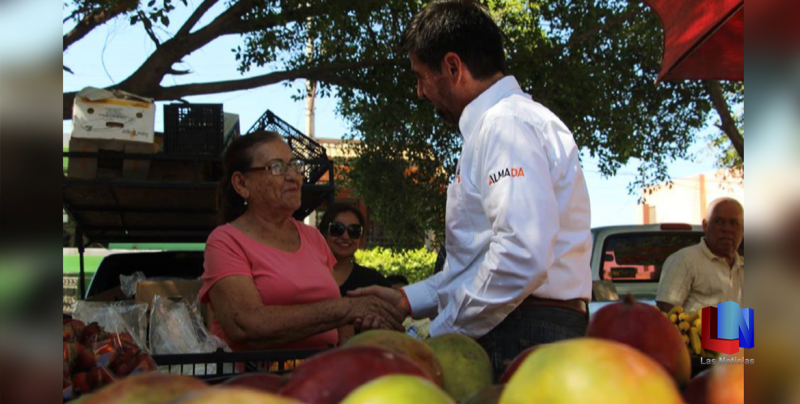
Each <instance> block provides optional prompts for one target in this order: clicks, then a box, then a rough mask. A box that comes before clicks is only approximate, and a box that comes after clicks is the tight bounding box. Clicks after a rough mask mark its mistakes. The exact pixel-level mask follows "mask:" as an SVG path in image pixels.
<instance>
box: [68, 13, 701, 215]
mask: <svg viewBox="0 0 800 404" xmlns="http://www.w3.org/2000/svg"><path fill="white" fill-rule="evenodd" d="M197 2H198V0H194V1H190V2H189V4H190V6H191V5H193V4H197ZM221 3H222V2H221ZM176 5H177V9H176V10H175V12H174V14H172V15H170V19H171V21H172V24H171V25H170V27H169V31H172V32H174V31H177V29H178V28H179V27H180V24H181V23H182V21H183V20H184V19H185V18H186V16H187V15H188V14H187V13H186V11H185V10H186V9H185V7H184V6H183V5H182V4H181V3H180V2H176ZM220 10H221V8H219V7H217V8H215V9H212V10H211V12H210V15H212V16H213V15H214V13H219V12H220ZM208 20H209V19H208V18H206V19H204V20H201V21H200V23H199V24H198V26H202V25H203V24H205V23H207V21H208ZM68 28H70V27H64V28H63V30H64V32H66V31H67V29H68ZM157 34H158V35H159V36H160V37H161V38H163V39H166V38H168V37H169V32H163V31H162V32H157ZM240 43H241V38H240V37H237V36H228V37H224V38H222V39H218V40H216V41H214V42H212V43H211V44H209V45H207V46H206V47H204V48H202V49H200V50H198V51H197V52H195V53H193V54H191V55H189V56H188V57H187V58H186V59H185V60H184V63H183V64H181V65H176V66H175V67H176V68H177V69H189V70H191V71H192V72H193V74H191V75H187V76H174V77H169V76H168V78H166V79H165V81H164V83H163V84H164V85H174V84H183V83H190V82H205V81H218V80H230V79H236V78H241V77H247V76H252V75H260V74H264V73H267V72H269V69H264V68H262V69H259V68H253V69H251V71H250V72H248V73H247V75H245V76H242V75H240V74H239V73H238V71H237V70H236V68H237V63H236V61H235V60H234V57H233V53H232V52H231V49H232V48H234V47H235V46H236V45H238V44H240ZM153 49H154V45H153V43H152V41H151V40H150V39H149V37H148V36H147V35H146V34H145V33H144V30H143V29H142V27H141V25H135V26H131V25H130V24H129V23H128V21H127V20H126V19H117V20H114V21H111V22H110V23H107V24H105V25H104V26H102V27H99V28H97V29H95V30H94V31H93V32H92V33H90V34H89V35H88V36H86V37H85V38H83V39H82V40H81V41H79V42H77V43H76V44H74V45H72V47H70V48H69V49H68V50H67V52H66V53H64V56H63V62H64V65H65V66H68V67H69V68H70V69H71V70H72V71H73V72H74V74H70V73H68V72H64V73H63V86H64V90H65V91H75V90H80V89H81V88H83V87H86V86H94V87H105V86H108V85H111V84H113V83H116V82H119V81H121V80H123V79H125V78H126V77H127V76H128V75H129V74H130V73H132V72H133V71H134V70H135V69H136V68H137V67H138V66H139V65H140V64H141V63H142V62H143V61H144V60H145V58H146V56H147V55H148V54H149V53H150V52H152V51H153ZM653 85H656V84H653ZM303 88H304V83H303V81H302V80H298V81H295V82H294V83H293V84H291V85H288V86H287V85H283V84H276V85H271V86H267V87H262V88H258V89H253V90H247V91H237V92H232V93H224V94H214V95H207V96H196V97H187V98H186V100H188V101H189V102H196V103H204V102H205V103H222V104H223V107H224V110H225V111H226V112H231V113H236V114H239V116H240V127H241V130H242V132H245V131H247V129H249V128H250V126H251V125H252V124H253V123H254V122H255V121H256V120H257V119H258V117H259V116H261V114H262V113H263V112H264V111H266V110H267V109H270V110H272V111H273V112H274V113H275V114H277V115H278V116H279V117H281V118H282V119H284V120H285V121H287V122H289V123H290V124H292V125H293V126H295V127H296V128H298V129H300V130H301V131H304V132H305V102H304V101H293V100H292V99H291V96H292V95H293V94H296V93H297V91H298V90H301V89H303ZM409 91H414V89H413V88H409ZM335 106H336V100H335V99H333V98H318V99H317V101H316V122H315V125H316V134H317V137H326V138H340V137H342V135H344V134H346V133H348V132H349V131H348V125H347V122H345V121H344V119H342V118H341V117H339V116H337V115H336V113H335ZM162 127H163V117H162V116H161V107H160V106H158V107H157V109H156V130H157V131H159V130H161V129H162ZM70 131H71V123H70V121H64V132H65V133H69V132H70ZM706 136H707V135H706V134H700V135H699V136H698V141H697V142H696V143H695V144H693V145H692V146H691V147H690V151H691V153H692V155H693V156H694V160H695V161H676V162H673V163H671V164H670V166H669V173H670V175H671V176H672V177H673V178H680V177H685V176H691V175H696V174H700V173H707V172H710V171H713V170H714V167H713V164H714V157H713V155H712V151H711V150H710V149H709V148H708V147H707V145H706V141H705V137H706ZM583 157H584V158H583V168H584V173H585V176H586V182H587V186H588V188H589V195H590V199H591V205H592V227H598V226H607V225H617V224H633V223H636V219H637V209H636V204H637V200H638V197H639V195H629V194H628V190H627V186H628V184H629V183H630V182H631V181H632V180H633V179H634V177H635V173H636V168H637V167H638V163H637V162H632V163H629V164H628V165H626V166H623V167H622V168H620V170H619V172H618V173H617V175H616V176H614V177H611V178H604V177H603V176H601V175H600V173H599V171H598V169H597V161H596V160H594V159H592V158H589V157H588V155H584V156H583Z"/></svg>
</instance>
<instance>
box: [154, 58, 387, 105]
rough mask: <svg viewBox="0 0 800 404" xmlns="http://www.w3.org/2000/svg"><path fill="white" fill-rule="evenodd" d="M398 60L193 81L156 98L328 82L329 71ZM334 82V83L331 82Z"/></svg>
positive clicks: (339, 64) (383, 63)
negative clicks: (303, 81)
mask: <svg viewBox="0 0 800 404" xmlns="http://www.w3.org/2000/svg"><path fill="white" fill-rule="evenodd" d="M400 62H401V61H399V60H394V59H390V60H376V61H367V62H348V63H333V64H329V65H324V66H319V67H312V68H308V69H295V70H283V71H279V72H272V73H268V74H264V75H261V76H256V77H248V78H246V79H238V80H228V81H217V82H213V83H195V84H184V85H178V86H173V87H166V88H162V90H161V92H160V94H159V95H158V96H156V99H161V100H172V99H176V98H181V97H186V96H190V95H197V94H216V93H226V92H230V91H238V90H247V89H251V88H258V87H263V86H266V85H270V84H275V83H279V82H281V81H286V80H296V79H310V80H324V81H329V82H334V81H336V78H335V77H334V76H332V75H330V73H335V72H338V71H343V70H350V69H360V68H367V67H379V66H387V65H393V64H397V63H400ZM332 84H336V83H332Z"/></svg>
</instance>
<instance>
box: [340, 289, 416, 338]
mask: <svg viewBox="0 0 800 404" xmlns="http://www.w3.org/2000/svg"><path fill="white" fill-rule="evenodd" d="M347 299H348V305H349V310H348V313H347V318H348V321H349V322H350V323H351V324H353V325H354V326H355V328H356V329H372V328H388V329H390V330H391V329H393V330H397V331H405V327H403V320H404V319H405V315H403V313H402V312H401V311H400V310H399V309H398V308H396V307H394V306H393V305H392V304H390V303H389V302H387V301H385V300H383V299H381V298H379V297H377V296H370V295H364V296H361V297H350V296H348V297H347Z"/></svg>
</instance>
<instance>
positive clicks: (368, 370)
mask: <svg viewBox="0 0 800 404" xmlns="http://www.w3.org/2000/svg"><path fill="white" fill-rule="evenodd" d="M401 335H402V334H401ZM390 374H405V375H412V376H416V377H420V378H423V379H428V380H429V381H430V382H434V380H433V379H432V378H431V376H430V375H429V374H428V373H427V372H426V371H424V370H423V369H422V368H421V367H419V366H418V365H417V364H416V363H414V362H412V361H411V360H410V359H408V358H406V357H405V356H403V355H400V354H397V353H395V352H393V351H390V350H388V349H384V348H378V347H373V346H349V347H344V348H341V349H334V350H331V351H328V352H323V353H321V354H319V355H316V356H314V357H312V358H311V359H309V360H307V361H306V362H305V363H303V364H302V365H300V366H298V367H297V369H295V370H294V372H292V377H291V378H290V379H289V382H288V383H287V384H286V386H284V387H283V388H282V389H281V391H280V392H281V394H282V395H284V396H287V397H291V398H294V399H297V400H298V401H302V402H304V403H307V404H338V403H339V402H340V401H341V400H342V399H343V398H344V397H346V396H347V395H348V394H350V392H352V391H353V390H355V389H357V388H359V387H360V386H361V385H363V384H365V383H368V382H370V381H372V380H373V379H377V378H379V377H381V376H385V375H390Z"/></svg>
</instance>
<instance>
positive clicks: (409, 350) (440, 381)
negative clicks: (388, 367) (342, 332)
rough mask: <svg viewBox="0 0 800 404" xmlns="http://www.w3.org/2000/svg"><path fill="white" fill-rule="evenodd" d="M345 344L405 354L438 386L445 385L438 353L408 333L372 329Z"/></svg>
mask: <svg viewBox="0 0 800 404" xmlns="http://www.w3.org/2000/svg"><path fill="white" fill-rule="evenodd" d="M344 346H375V347H378V348H385V349H388V350H390V351H393V352H395V353H398V354H400V355H405V356H406V357H408V358H409V359H411V360H412V361H414V363H416V364H417V365H419V367H421V368H422V370H424V371H425V372H427V373H428V375H429V376H430V377H431V380H433V381H434V382H435V383H436V384H437V385H438V386H443V385H444V377H443V375H442V365H441V364H440V363H439V360H438V359H436V354H435V353H434V352H433V350H432V349H431V348H430V347H429V346H428V345H425V343H424V342H422V341H419V340H417V339H415V338H413V337H410V336H408V335H406V334H403V333H400V332H396V331H387V330H371V331H367V332H364V333H361V334H358V335H356V336H355V337H353V338H350V339H349V340H347V342H346V343H345V344H344Z"/></svg>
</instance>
